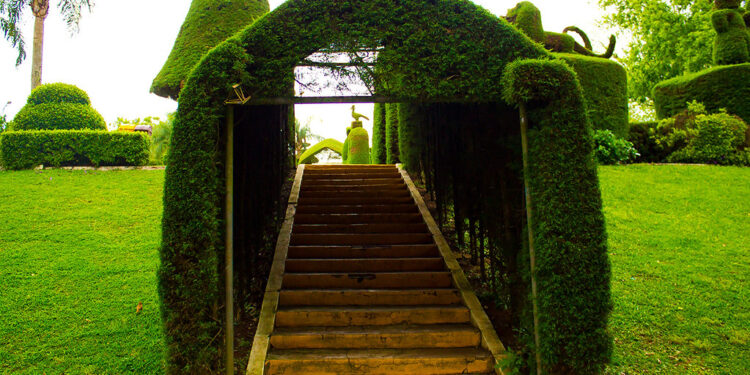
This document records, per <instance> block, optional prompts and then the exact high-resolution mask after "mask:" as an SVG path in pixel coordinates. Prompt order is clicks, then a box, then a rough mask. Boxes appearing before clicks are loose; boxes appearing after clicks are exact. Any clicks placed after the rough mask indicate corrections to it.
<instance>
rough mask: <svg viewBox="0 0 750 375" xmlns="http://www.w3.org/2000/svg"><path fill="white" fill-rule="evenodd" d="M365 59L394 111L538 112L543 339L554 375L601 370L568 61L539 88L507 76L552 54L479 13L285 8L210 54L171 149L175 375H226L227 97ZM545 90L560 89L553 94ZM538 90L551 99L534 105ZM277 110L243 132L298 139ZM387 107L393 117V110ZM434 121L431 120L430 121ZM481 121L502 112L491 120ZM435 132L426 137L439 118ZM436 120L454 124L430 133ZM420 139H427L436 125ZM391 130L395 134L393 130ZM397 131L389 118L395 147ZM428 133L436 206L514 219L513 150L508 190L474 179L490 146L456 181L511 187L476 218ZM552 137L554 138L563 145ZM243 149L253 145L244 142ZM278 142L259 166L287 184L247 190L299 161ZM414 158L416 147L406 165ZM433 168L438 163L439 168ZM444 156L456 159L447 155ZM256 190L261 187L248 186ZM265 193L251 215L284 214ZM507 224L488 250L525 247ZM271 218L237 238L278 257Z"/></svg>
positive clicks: (603, 339)
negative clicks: (322, 58) (348, 56)
mask: <svg viewBox="0 0 750 375" xmlns="http://www.w3.org/2000/svg"><path fill="white" fill-rule="evenodd" d="M363 46H364V47H374V48H380V47H384V48H383V49H382V51H381V52H380V53H379V56H378V63H377V64H378V69H376V71H375V72H374V73H372V77H370V78H372V80H373V81H374V82H376V85H375V87H378V90H377V91H378V94H379V95H383V96H388V97H393V98H397V99H398V102H401V103H423V104H429V103H436V102H443V103H449V102H463V103H466V102H482V103H501V102H502V101H503V93H504V91H505V92H507V91H508V90H510V89H508V86H509V85H510V87H512V88H513V89H512V90H511V92H512V93H513V94H514V95H513V99H514V100H512V103H513V104H514V105H515V104H516V103H519V102H522V101H523V102H527V101H528V103H527V104H528V105H529V106H530V107H531V108H532V110H531V113H532V114H533V116H534V117H533V119H534V122H535V123H536V124H538V125H537V126H538V130H536V132H535V133H533V134H532V137H533V138H535V139H536V140H535V141H534V142H536V143H534V144H533V147H534V152H535V153H537V154H536V156H535V157H536V158H537V159H535V160H534V163H535V164H534V166H535V169H534V170H532V173H538V176H536V177H535V179H533V181H534V183H533V185H532V189H533V190H532V192H533V194H534V197H535V202H536V203H535V204H536V205H537V206H538V207H535V209H536V210H537V211H538V212H539V214H538V215H537V216H538V217H539V218H540V221H538V222H537V225H538V228H536V229H537V231H536V234H535V235H536V236H537V237H538V238H537V241H538V242H539V244H540V246H541V248H542V249H543V250H542V251H541V252H540V254H542V255H540V256H543V257H544V259H543V260H541V264H542V265H543V267H540V272H539V275H538V277H540V279H544V280H545V281H544V282H545V284H544V286H545V289H542V291H541V293H542V296H541V297H540V298H541V299H542V300H543V302H542V305H543V306H544V309H543V312H544V314H546V315H545V317H544V319H543V322H544V326H543V332H544V333H545V334H544V336H543V337H544V340H545V341H544V342H543V345H542V347H541V348H540V349H541V350H542V351H543V353H544V356H543V357H544V359H545V362H544V366H545V367H546V368H549V369H572V371H579V370H580V371H581V372H583V371H585V370H591V371H592V372H594V370H596V369H600V368H601V367H602V365H603V363H605V362H606V360H607V359H608V358H609V349H610V346H608V344H607V343H610V342H611V338H610V337H609V336H608V335H607V334H606V332H604V331H603V329H602V327H606V321H607V318H606V312H608V311H609V299H608V297H609V295H608V290H609V289H608V286H609V284H608V281H609V268H608V263H606V253H604V252H603V250H604V249H605V243H606V242H604V239H605V234H604V228H603V222H602V216H601V207H600V196H599V191H598V185H597V179H596V174H595V169H593V160H592V159H591V147H592V145H591V135H590V125H588V123H587V116H586V112H585V105H584V103H583V99H582V97H581V93H580V90H581V88H580V85H579V84H578V81H577V80H576V78H575V74H574V73H573V72H572V71H571V70H570V69H569V68H567V67H565V66H563V65H562V64H559V63H548V62H547V63H545V62H544V61H537V62H535V63H533V64H527V65H529V66H541V67H542V68H540V69H539V70H538V71H539V72H540V73H539V75H537V76H529V75H528V74H526V73H524V72H522V71H520V70H517V71H515V70H514V73H512V74H511V75H510V77H513V79H511V80H508V81H507V82H506V81H503V77H504V75H503V73H504V72H505V70H506V68H507V67H508V64H510V63H511V62H513V61H515V60H519V59H523V58H527V59H543V60H548V59H553V56H552V55H551V54H550V53H548V52H547V51H545V50H544V49H543V48H542V47H541V46H540V45H538V44H536V43H533V42H532V41H531V40H530V39H529V38H528V37H526V36H525V35H523V34H521V33H520V32H519V31H518V30H516V29H515V28H514V27H513V26H511V25H509V24H508V23H507V22H505V21H504V20H501V19H498V18H497V17H495V16H493V15H492V14H490V13H489V12H487V11H486V10H484V9H482V8H479V7H477V6H475V5H474V4H472V3H471V2H467V1H462V0H434V1H423V0H398V1H397V0H367V1H365V0H340V1H323V0H290V1H287V2H285V3H283V4H282V5H280V6H279V7H278V8H276V10H274V11H273V12H271V13H269V14H267V15H266V16H264V17H262V18H260V19H259V20H257V21H255V23H253V24H252V25H249V26H248V27H247V28H245V29H244V30H242V31H241V32H239V33H237V34H235V35H234V36H232V37H231V38H229V39H227V40H226V41H224V42H223V43H221V44H219V45H218V46H216V47H215V48H214V49H212V50H211V51H210V52H209V53H208V54H206V55H205V56H204V57H203V58H202V60H201V62H200V63H199V64H198V65H197V66H196V67H195V68H194V69H193V70H192V72H191V73H190V75H189V78H188V79H187V82H186V84H185V87H184V88H183V89H182V91H181V93H180V105H179V109H178V112H177V116H176V119H175V125H174V134H173V142H172V144H173V149H172V150H171V154H170V158H169V161H168V166H167V170H166V181H165V193H164V194H165V195H164V196H165V198H164V199H165V205H164V217H163V240H162V247H161V266H160V270H159V291H160V296H161V301H162V317H163V320H164V325H165V335H166V341H167V361H166V362H167V372H168V373H174V374H177V373H180V374H185V373H187V374H199V373H201V374H203V373H217V372H219V371H220V370H221V361H220V359H221V357H222V354H223V353H221V349H219V347H220V346H221V345H220V344H221V343H222V342H223V332H222V330H221V328H220V327H221V325H222V317H223V313H222V311H221V310H222V307H221V306H222V305H223V298H222V297H223V296H222V295H221V293H220V292H219V291H220V290H221V285H222V280H221V276H220V275H221V272H220V271H221V270H223V267H224V265H223V251H224V249H223V246H224V245H223V238H222V233H223V230H222V228H223V222H222V221H223V219H222V218H223V212H222V207H223V204H224V197H223V189H224V176H223V168H224V166H223V160H224V159H223V157H224V152H223V150H224V147H225V143H223V142H224V141H222V139H223V138H222V129H223V127H224V123H225V121H226V113H227V112H226V111H227V110H226V107H225V105H224V100H225V99H226V98H227V96H228V93H231V92H232V86H233V85H235V84H238V83H239V84H241V85H242V87H243V90H244V91H245V93H246V94H248V95H250V96H251V97H253V98H267V97H285V96H288V90H287V89H286V88H288V87H292V85H293V84H294V76H293V74H292V73H293V71H294V67H295V66H296V64H297V63H299V62H300V61H302V60H303V59H305V58H306V57H307V56H309V55H310V54H312V53H314V52H316V51H318V50H320V49H323V48H325V49H336V50H346V51H350V52H352V53H355V52H356V51H358V50H359V49H360V48H362V47H363ZM488 56H490V57H489V58H488ZM549 64H552V65H549ZM527 65H524V66H527ZM548 65H549V66H548ZM519 83H522V84H519ZM551 88H556V89H559V88H562V90H560V92H559V93H558V92H557V91H555V92H554V93H551V92H550V91H552V90H551ZM534 92H543V93H545V94H547V95H546V96H545V95H539V96H538V97H537V99H530V98H531V97H532V96H533V95H531V94H533V93H534ZM516 99H517V100H516ZM429 105H430V106H438V107H439V106H440V105H439V104H429ZM446 105H447V104H446ZM273 107H278V106H270V107H269V109H268V110H267V111H266V110H257V111H249V112H248V113H247V114H246V116H247V118H246V120H245V121H246V122H247V123H248V125H250V124H259V125H261V126H260V127H266V128H268V129H270V130H263V131H268V132H271V133H281V131H280V130H282V129H283V128H286V127H288V124H287V122H288V116H287V114H288V110H286V112H284V111H285V110H282V109H279V108H277V109H272V108H273ZM391 107H395V108H398V106H397V105H391ZM282 112H283V114H282ZM386 112H387V110H386ZM393 112H394V111H391V113H393ZM511 112H513V111H511ZM426 113H428V114H430V116H431V117H434V115H432V114H431V113H433V112H432V111H431V109H428V110H427V111H426ZM483 113H485V114H486V115H487V116H491V115H492V114H491V112H487V111H485V112H483ZM494 116H497V115H494ZM386 117H388V116H386ZM407 118H414V117H412V116H406V115H405V117H404V119H407ZM284 119H287V120H284ZM483 119H484V118H480V117H477V118H476V119H475V120H476V121H474V123H475V124H476V125H477V126H480V125H483V124H484V122H483V121H481V120H483ZM560 119H562V120H563V121H562V122H560ZM409 121H411V120H409ZM425 123H428V124H429V121H425ZM435 123H445V121H438V120H435ZM496 123H497V122H496ZM446 126H447V125H446ZM248 128H258V127H256V126H248ZM409 129H410V128H405V129H404V131H405V132H406V133H405V134H408V133H409V132H410V131H411V130H409ZM418 129H420V131H424V130H426V129H432V127H430V126H424V127H419V128H418ZM471 129H474V128H471V127H466V128H465V129H463V128H461V129H455V131H459V130H460V131H461V132H467V133H471V136H472V137H480V138H484V137H486V134H484V133H474V131H472V130H471ZM480 129H482V128H480ZM512 129H517V122H510V123H508V125H507V126H505V125H502V126H500V127H499V128H498V129H494V130H493V129H489V130H488V131H491V132H499V134H503V133H504V132H507V133H513V132H514V131H515V130H512ZM395 130H396V133H398V129H395ZM387 131H388V129H387V121H386V144H387V143H388V142H387V139H388V136H387ZM475 131H476V130H475ZM271 133H268V136H270V134H271ZM557 133H560V134H557ZM262 134H266V133H262ZM414 134H418V133H416V132H415V133H414ZM421 134H422V135H421V136H414V138H413V139H414V140H415V142H416V141H417V140H419V139H428V140H429V142H427V143H426V144H427V145H428V146H429V147H425V149H426V150H427V151H419V152H417V151H414V152H416V153H417V154H418V155H422V156H420V157H419V163H420V165H424V168H423V169H424V171H425V175H426V177H425V179H426V180H428V181H432V183H433V185H432V186H433V187H434V189H436V191H437V190H439V191H441V192H442V193H440V194H439V195H440V196H441V197H446V198H441V199H445V201H446V202H450V203H451V204H452V205H453V206H454V207H458V210H459V212H488V211H489V210H488V209H487V207H492V205H493V204H494V205H496V206H495V207H500V206H501V203H502V202H514V203H508V205H510V206H511V208H512V207H517V205H518V204H519V202H521V201H520V200H519V199H518V192H519V191H521V190H520V189H519V185H518V175H519V171H518V169H517V163H518V161H519V159H518V158H517V156H518V155H517V153H516V154H513V155H514V156H515V157H509V156H507V155H511V154H510V153H511V151H507V153H506V154H507V155H506V158H507V159H509V160H510V159H512V160H513V162H509V165H510V166H509V167H507V168H501V170H500V172H502V173H504V174H505V175H504V177H506V178H496V177H497V176H494V177H493V178H486V179H482V178H481V177H480V176H490V175H482V174H481V173H482V171H481V170H479V171H478V169H480V167H483V166H486V165H487V164H486V163H485V161H484V160H485V159H481V158H479V155H485V156H486V157H487V158H490V157H495V156H496V155H495V154H493V151H492V150H491V149H484V152H483V153H482V154H477V153H472V154H471V155H473V156H474V157H477V158H476V159H474V158H473V157H472V160H470V162H471V163H473V165H474V167H473V168H471V169H467V171H464V172H461V173H464V176H465V178H464V179H457V180H456V181H457V182H456V184H455V186H457V187H458V188H457V189H456V190H455V191H459V192H460V191H471V189H474V188H475V187H477V186H482V185H488V186H499V185H502V184H503V183H506V184H507V188H506V190H505V193H506V194H508V195H506V196H503V195H502V191H503V190H502V189H500V188H497V189H498V190H493V193H492V194H489V193H488V195H486V196H485V198H486V200H482V201H481V205H480V204H479V203H480V201H477V200H473V201H472V202H473V203H474V204H473V205H462V204H458V205H456V204H455V202H454V200H453V199H452V198H451V199H450V200H448V199H449V198H447V197H449V196H452V194H453V191H454V189H453V188H452V186H454V185H444V184H439V183H435V182H438V181H443V180H442V178H443V177H440V176H445V175H446V170H445V169H444V167H442V166H441V164H438V163H435V162H434V161H432V162H430V160H435V158H436V157H437V156H436V155H437V154H438V153H440V152H442V150H443V149H442V148H437V147H438V146H436V145H442V144H445V143H446V142H448V143H449V142H451V141H452V140H451V139H446V138H445V137H444V135H445V134H444V133H442V132H433V133H426V131H425V132H423V133H421ZM490 134H494V133H490ZM555 134H557V136H553V135H555ZM261 136H263V135H261ZM282 138H284V137H282ZM391 139H393V137H392V138H391ZM516 141H517V139H516ZM246 142H250V140H249V139H246ZM270 144H272V145H275V146H273V147H275V148H278V151H275V153H274V155H277V154H276V153H278V156H275V157H274V158H271V159H263V160H265V161H263V163H264V164H265V165H266V167H267V168H265V169H273V170H275V171H277V172H274V174H273V176H269V175H267V174H266V172H264V170H265V169H264V168H260V167H258V168H250V166H249V165H248V166H247V168H248V170H247V172H245V173H246V175H245V178H246V179H247V181H253V183H254V184H255V185H264V184H265V183H266V181H270V180H274V181H276V179H277V178H278V176H279V175H282V174H283V173H281V172H283V168H284V165H286V164H285V163H287V161H288V160H289V158H288V155H287V157H283V155H282V154H284V152H286V153H287V154H288V153H289V152H291V151H290V150H293V148H292V147H291V146H289V147H287V148H286V149H285V148H284V146H283V142H282V141H281V140H279V142H275V141H274V142H271V143H270ZM407 144H408V142H407ZM242 145H243V144H237V145H236V146H237V147H240V146H242ZM255 147H257V148H258V149H259V150H261V151H262V150H263V149H264V147H266V146H264V145H260V144H258V145H257V146H255ZM386 147H387V146H386ZM406 147H407V148H408V147H410V146H406ZM450 147H455V146H450ZM506 148H507V149H508V150H516V151H517V143H513V142H512V141H510V140H509V141H508V145H507V146H506ZM417 150H420V148H417ZM430 150H431V151H430ZM411 152H412V150H409V151H407V154H409V153H411ZM501 154H502V153H501ZM424 155H432V158H428V157H426V156H424ZM441 155H443V154H441ZM441 157H443V158H449V156H447V154H446V155H445V156H441ZM455 157H456V158H460V157H461V156H459V155H455ZM247 160H249V159H247ZM465 160H466V163H465V164H461V165H462V166H465V165H466V164H469V159H465ZM412 165H413V163H412ZM447 165H449V166H456V164H452V163H451V164H447ZM484 169H488V168H484ZM468 171H475V172H471V173H469V172H468ZM500 172H497V173H500ZM475 173H476V174H475ZM514 176H515V177H514ZM477 181H481V183H478V182H477ZM269 185H271V184H269ZM247 189H256V188H254V187H252V186H250V185H248V187H247ZM257 189H258V190H257V191H254V193H253V195H252V196H253V199H252V201H251V202H258V201H263V200H266V201H269V202H277V201H279V200H280V199H281V198H280V194H281V193H280V192H279V191H274V190H273V189H270V188H265V187H263V188H257ZM513 194H515V195H513ZM514 196H515V199H514V198H513V197H514ZM584 197H585V199H584ZM459 201H460V200H459ZM514 205H515V206H514ZM446 207H447V206H446ZM268 212H270V211H268ZM499 212H503V211H502V210H501V211H499ZM513 215H518V213H517V210H514V211H512V213H511V214H510V215H509V216H508V218H509V220H510V221H511V223H516V224H515V227H512V226H503V227H500V228H497V227H494V226H491V225H490V221H481V223H482V224H481V225H483V226H482V227H481V228H482V230H483V231H484V232H485V233H487V235H486V236H485V237H483V238H487V240H488V241H489V242H491V243H506V244H511V243H513V244H516V245H518V244H519V243H522V236H521V235H519V234H518V233H520V231H521V230H522V229H521V224H520V221H519V220H518V217H517V216H515V219H514V216H513ZM464 217H476V216H464ZM277 218H278V216H276V215H273V214H266V215H264V216H263V217H259V218H258V219H257V220H259V221H258V222H255V224H257V225H255V226H249V225H248V226H243V229H242V230H244V231H246V232H248V233H247V235H252V236H254V237H255V238H258V239H262V241H261V240H259V241H261V242H263V245H260V243H261V242H258V245H256V246H261V247H262V246H268V244H272V243H273V241H275V237H274V236H271V235H268V233H269V232H268V231H267V230H266V228H271V227H273V222H274V221H275V220H277ZM476 223H479V221H478V220H477V221H475V224H476ZM503 228H514V230H515V232H513V233H516V234H515V235H513V234H512V233H511V234H510V235H508V236H507V237H506V234H505V231H504V230H503ZM477 230H478V229H477ZM249 232H251V233H249ZM514 236H515V237H514ZM502 241H507V242H502ZM254 249H255V251H258V250H257V248H254ZM553 250H554V251H553ZM249 251H253V249H250V250H249ZM505 251H508V252H509V253H514V254H516V256H517V257H518V258H521V256H522V254H523V253H524V252H525V250H523V249H521V248H518V247H517V246H516V247H508V248H507V249H506V250H505ZM602 254H603V255H602ZM247 256H250V255H249V254H248V253H245V255H244V257H247ZM509 256H510V255H509ZM244 259H245V258H242V259H235V261H245V260H244ZM602 259H604V261H603V260H602ZM517 264H519V265H521V264H524V263H523V260H522V259H518V260H517ZM561 265H565V266H566V267H561ZM517 270H518V274H519V275H521V273H522V267H521V266H518V268H517ZM261 276H262V275H254V276H253V277H255V278H260V277H261ZM524 282H525V280H524V279H523V277H521V276H518V283H520V284H523V283H524ZM235 286H236V288H237V289H238V293H246V294H251V293H253V292H252V290H251V289H249V288H250V286H248V285H244V284H243V283H238V281H237V280H235ZM563 289H564V290H563ZM521 290H522V291H523V294H521V295H519V296H517V298H516V301H521V302H518V305H519V306H521V309H522V310H521V311H520V312H518V316H519V322H523V321H524V320H523V316H524V312H525V311H527V310H528V309H527V308H526V307H525V306H526V305H525V304H524V303H523V301H525V300H526V299H527V298H528V297H527V295H526V292H525V289H521ZM603 290H606V291H607V292H606V293H604V292H603ZM570 296H576V297H575V298H572V297H570ZM256 307H259V306H256ZM519 324H522V323H519ZM584 357H585V358H586V359H587V361H586V362H585V363H584V362H583V361H582V360H581V358H584Z"/></svg>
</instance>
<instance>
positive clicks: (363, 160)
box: [346, 127, 370, 164]
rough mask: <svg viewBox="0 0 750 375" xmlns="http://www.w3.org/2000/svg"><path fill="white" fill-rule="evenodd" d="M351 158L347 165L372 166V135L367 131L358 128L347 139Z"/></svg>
mask: <svg viewBox="0 0 750 375" xmlns="http://www.w3.org/2000/svg"><path fill="white" fill-rule="evenodd" d="M347 140H348V141H349V142H348V147H349V152H348V154H349V157H348V159H347V161H346V164H370V135H369V134H367V130H365V128H362V127H357V128H354V129H352V131H351V132H349V137H348V138H347Z"/></svg>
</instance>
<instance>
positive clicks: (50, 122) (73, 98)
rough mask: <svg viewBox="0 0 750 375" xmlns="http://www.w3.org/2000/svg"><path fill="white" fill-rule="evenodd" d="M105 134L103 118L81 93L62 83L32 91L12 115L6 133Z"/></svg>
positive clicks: (83, 93)
mask: <svg viewBox="0 0 750 375" xmlns="http://www.w3.org/2000/svg"><path fill="white" fill-rule="evenodd" d="M81 129H92V130H107V124H106V123H105V122H104V118H102V115H100V114H99V112H97V111H96V110H95V109H94V108H92V107H91V101H90V100H89V96H88V95H87V94H86V92H85V91H83V90H81V89H79V88H78V87H76V86H73V85H69V84H65V83H50V84H46V85H41V86H39V87H37V88H36V89H34V90H33V91H32V92H31V95H29V98H28V99H27V101H26V105H25V106H24V107H23V108H21V110H20V111H19V112H18V114H16V117H15V118H14V119H13V122H12V125H11V128H10V130H81Z"/></svg>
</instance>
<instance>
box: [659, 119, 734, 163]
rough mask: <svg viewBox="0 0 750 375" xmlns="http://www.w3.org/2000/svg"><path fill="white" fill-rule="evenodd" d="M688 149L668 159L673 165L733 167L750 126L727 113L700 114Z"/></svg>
mask: <svg viewBox="0 0 750 375" xmlns="http://www.w3.org/2000/svg"><path fill="white" fill-rule="evenodd" d="M694 126H695V132H694V133H695V134H694V137H693V138H692V139H691V140H690V143H689V145H688V147H685V148H684V149H682V150H679V151H677V152H675V153H673V154H672V155H670V157H669V158H668V159H667V160H668V161H673V162H688V163H712V164H734V163H733V156H734V155H735V154H736V153H737V152H739V151H742V148H743V147H744V146H745V144H746V139H745V132H746V131H747V124H745V122H744V121H742V119H740V118H739V117H736V116H732V115H729V114H727V113H716V114H712V115H698V116H697V117H696V118H695V124H694Z"/></svg>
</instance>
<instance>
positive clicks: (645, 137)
mask: <svg viewBox="0 0 750 375" xmlns="http://www.w3.org/2000/svg"><path fill="white" fill-rule="evenodd" d="M658 125H659V122H658V121H648V122H631V123H630V129H629V134H628V141H630V142H631V143H632V144H633V148H635V149H636V151H638V154H639V156H638V157H637V158H636V161H639V162H648V163H656V162H659V161H661V160H663V157H661V156H659V154H660V148H659V147H658V145H656V144H655V143H654V141H653V139H652V138H651V137H650V132H651V129H656V127H657V126H658ZM664 157H665V156H664Z"/></svg>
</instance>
